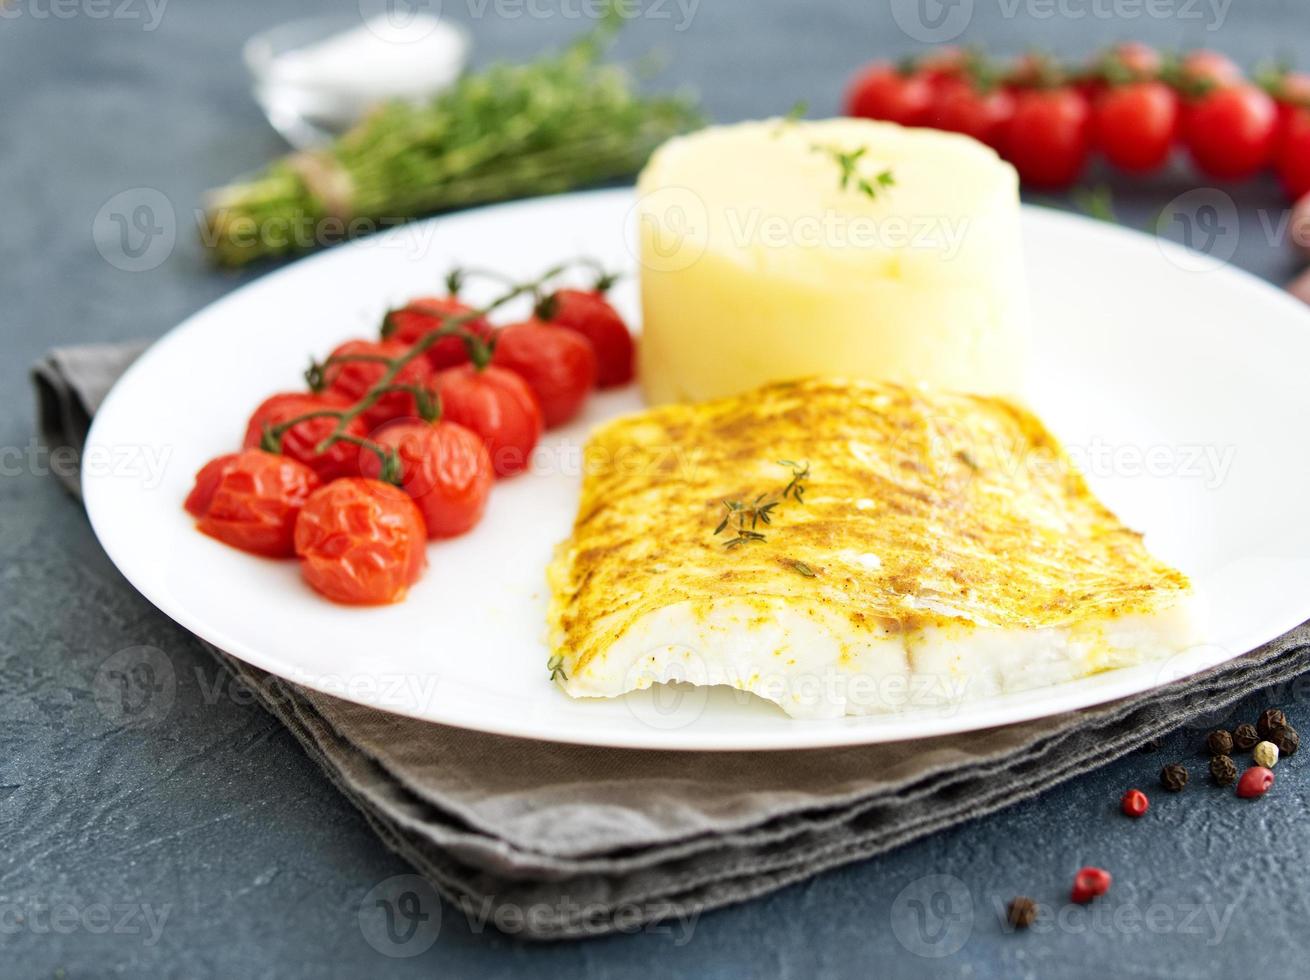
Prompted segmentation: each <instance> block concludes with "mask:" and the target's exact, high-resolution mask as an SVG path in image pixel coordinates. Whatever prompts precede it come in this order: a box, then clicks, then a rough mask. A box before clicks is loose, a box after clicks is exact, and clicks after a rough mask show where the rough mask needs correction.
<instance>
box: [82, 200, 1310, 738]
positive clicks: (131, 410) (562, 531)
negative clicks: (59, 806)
mask: <svg viewBox="0 0 1310 980" xmlns="http://www.w3.org/2000/svg"><path fill="white" fill-rule="evenodd" d="M631 203H632V197H631V195H630V193H629V192H626V191H604V192H595V193H590V194H575V195H566V196H560V197H553V198H545V199H539V200H532V201H526V202H522V203H517V204H510V205H502V206H499V207H494V208H486V209H482V210H478V211H472V212H468V213H465V214H460V215H455V216H452V217H446V218H439V219H436V220H433V221H428V222H423V223H421V224H417V225H413V226H410V227H408V228H403V229H399V230H396V231H393V232H390V233H387V234H384V235H381V236H376V237H373V238H369V239H364V240H361V241H359V242H357V243H355V244H352V245H348V246H344V247H340V248H335V249H332V250H329V251H327V252H324V253H322V254H320V255H317V256H315V257H313V258H309V259H305V260H303V261H300V262H297V263H295V264H294V265H291V266H290V267H288V268H286V269H283V270H281V271H279V272H277V273H274V274H271V275H268V276H266V277H264V278H262V279H260V280H258V281H257V282H254V283H251V284H250V285H248V286H246V287H245V288H243V289H241V290H238V291H237V292H235V293H233V294H232V295H230V296H228V297H226V298H225V299H223V300H221V301H220V302H218V303H215V304H214V305H213V306H210V307H209V308H208V309H205V310H203V311H201V312H200V313H198V314H196V315H195V316H194V317H192V318H191V319H189V320H188V321H187V322H185V323H183V324H182V325H181V326H179V327H178V328H176V329H175V330H173V331H172V332H171V333H169V334H168V335H167V336H166V337H164V338H163V339H162V340H160V341H159V343H157V344H156V345H155V346H154V347H152V348H151V349H150V351H149V352H147V353H146V354H145V356H144V357H142V358H141V360H140V361H139V362H137V364H135V365H134V366H133V367H132V369H131V370H130V371H129V372H128V374H127V375H126V376H125V377H124V378H123V379H122V381H120V382H119V384H118V385H117V386H116V387H115V388H114V390H113V392H112V393H111V394H110V396H109V399H108V400H107V401H106V402H105V404H104V406H103V407H102V408H101V409H100V412H99V414H98V415H97V417H96V421H95V425H94V427H93V429H92V432H91V436H90V439H89V444H88V449H87V455H86V457H85V461H86V462H85V471H84V478H83V479H84V490H85V494H86V505H87V510H88V511H89V513H90V516H91V522H92V525H93V526H94V528H95V531H96V534H97V535H98V536H99V538H100V541H101V543H102V544H103V545H104V547H105V550H106V551H107V552H108V554H109V556H110V558H111V559H112V560H113V561H114V562H115V564H117V565H118V567H119V568H120V569H121V570H122V572H123V574H124V575H125V576H127V578H128V580H129V581H130V582H131V583H132V584H133V585H134V586H136V587H137V588H138V589H140V590H141V592H142V593H143V594H144V595H145V596H146V597H147V598H148V599H150V601H151V602H153V603H154V604H155V605H157V606H158V607H159V608H160V609H162V610H163V611H164V612H165V613H167V614H168V615H169V616H171V617H172V618H173V619H175V620H177V622H179V623H181V624H182V625H183V626H185V627H186V628H187V629H189V630H192V631H193V632H195V633H197V634H198V635H200V636H201V637H203V638H205V639H206V640H209V641H210V642H212V643H214V644H216V645H217V646H219V647H221V648H222V649H224V650H227V651H228V652H230V653H232V654H233V655H235V656H237V657H239V658H241V659H242V660H245V661H247V662H249V663H251V664H254V665H255V666H257V667H260V668H263V669H264V670H267V671H271V672H272V673H274V674H276V675H279V676H281V677H284V678H288V679H290V680H293V681H296V682H297V683H300V684H304V685H307V686H309V687H312V688H316V689H320V690H325V691H329V692H331V693H335V694H339V695H341V696H343V697H346V698H349V699H351V700H355V701H359V702H361V703H363V704H369V705H375V706H377V707H380V708H384V709H386V710H389V711H394V712H398V713H402V714H407V715H413V716H415V717H418V718H425V719H429V720H431V721H435V722H442V723H444V724H448V725H458V726H462V727H466V728H475V729H482V730H485V731H492V732H500V733H504V734H509V735H520V736H526V737H531V738H539V739H549V740H556V741H569V742H584V743H593V744H600V745H615V746H630V747H638V748H653V749H794V748H804V747H814V746H825V745H845V744H855V743H865V742H878V741H890V740H897V739H905V738H911V737H923V736H929V735H938V734H944V733H948V732H955V731H964V730H970V729H977V728H983V727H989V726H993V725H1002V724H1007V723H1011V722H1016V721H1021V720H1026V719H1030V718H1035V717H1040V716H1043V715H1049V714H1054V713H1057V712H1062V711H1068V710H1071V709H1075V708H1080V707H1085V706H1087V705H1091V704H1096V703H1099V702H1102V701H1106V700H1109V699H1111V698H1116V697H1121V696H1123V695H1127V694H1132V693H1136V692H1139V691H1144V690H1148V689H1150V688H1152V687H1154V686H1157V685H1159V684H1161V683H1164V682H1167V681H1169V680H1173V679H1176V678H1178V677H1181V676H1184V675H1186V674H1188V673H1191V672H1193V671H1196V670H1199V669H1202V668H1204V667H1206V666H1209V665H1212V664H1214V663H1218V662H1220V661H1222V660H1225V659H1228V658H1230V657H1233V656H1236V655H1238V654H1241V653H1243V652H1245V651H1247V650H1249V649H1251V648H1253V647H1255V646H1257V645H1259V644H1260V643H1262V642H1264V641H1266V640H1269V639H1271V638H1273V637H1275V636H1277V635H1279V634H1280V633H1282V632H1284V631H1286V630H1288V629H1290V628H1292V627H1294V626H1296V625H1297V624H1299V623H1301V622H1302V621H1303V620H1305V619H1307V618H1310V521H1307V519H1306V518H1307V514H1306V508H1305V506H1304V501H1303V495H1304V491H1305V487H1306V486H1307V485H1310V452H1307V442H1308V441H1310V385H1307V384H1306V383H1305V380H1304V372H1305V370H1306V365H1307V364H1310V313H1308V312H1307V311H1306V310H1305V309H1303V308H1302V307H1301V306H1300V305H1299V304H1297V303H1296V302H1294V301H1293V300H1291V299H1290V298H1288V297H1287V296H1285V295H1283V294H1282V293H1280V292H1279V291H1278V290H1276V289H1274V288H1272V287H1270V286H1268V285H1265V284H1263V283H1261V282H1259V281H1258V280H1256V279H1254V278H1252V277H1250V276H1247V275H1245V274H1243V273H1241V272H1238V271H1235V270H1232V269H1228V268H1214V267H1213V265H1214V263H1211V262H1208V261H1207V260H1205V259H1204V258H1203V257H1200V256H1197V255H1196V254H1195V253H1189V252H1185V251H1183V250H1181V249H1179V248H1176V247H1174V246H1172V245H1168V244H1163V243H1158V242H1156V241H1155V240H1153V239H1151V238H1149V237H1146V236H1144V235H1139V234H1136V233H1133V232H1129V231H1125V230H1122V229H1119V228H1115V227H1112V226H1109V225H1106V224H1102V223H1097V222H1093V221H1091V220H1088V219H1082V218H1078V217H1074V216H1070V215H1065V214H1060V213H1056V212H1050V211H1044V210H1040V209H1032V208H1029V209H1026V211H1025V214H1024V234H1025V236H1026V249H1027V259H1028V272H1029V278H1030V281H1031V284H1032V291H1033V301H1034V320H1035V323H1036V324H1037V326H1038V338H1037V348H1038V352H1037V355H1038V356H1037V361H1036V366H1035V367H1036V382H1035V391H1034V401H1035V403H1036V407H1037V409H1038V410H1039V411H1040V413H1041V414H1042V415H1043V417H1044V418H1045V419H1046V421H1047V423H1048V424H1049V425H1050V426H1051V427H1052V428H1053V429H1054V431H1055V432H1056V433H1057V434H1058V435H1059V436H1061V437H1062V438H1063V439H1064V441H1065V443H1066V445H1067V446H1068V447H1069V448H1070V450H1071V452H1073V453H1074V454H1075V457H1076V458H1079V459H1082V460H1083V461H1084V462H1085V466H1084V468H1085V470H1086V471H1087V472H1088V476H1089V478H1090V480H1091V483H1092V485H1093V487H1094V489H1095V490H1096V491H1097V492H1098V493H1099V494H1101V496H1102V497H1103V499H1104V500H1105V501H1106V502H1107V503H1108V504H1109V505H1110V506H1111V507H1112V508H1114V509H1115V510H1116V511H1117V512H1118V513H1119V514H1120V516H1121V517H1122V518H1123V519H1124V520H1125V521H1126V522H1127V523H1128V524H1130V525H1132V526H1135V527H1138V528H1140V529H1143V530H1145V531H1146V532H1147V543H1148V545H1149V546H1150V547H1151V548H1152V549H1153V550H1155V551H1156V552H1157V553H1158V554H1160V555H1161V556H1162V557H1164V558H1166V559H1169V560H1172V561H1174V562H1176V563H1177V564H1178V565H1179V566H1180V567H1182V568H1183V569H1184V570H1186V571H1188V572H1189V573H1190V574H1191V575H1192V576H1193V577H1194V579H1195V581H1196V582H1197V584H1198V586H1199V588H1200V592H1201V595H1202V597H1203V599H1204V600H1205V603H1206V605H1207V606H1208V615H1209V623H1210V625H1209V637H1208V638H1209V640H1210V641H1211V642H1210V643H1209V644H1207V645H1206V646H1204V647H1202V648H1198V649H1197V650H1194V651H1190V652H1189V653H1187V654H1184V655H1180V656H1179V657H1175V658H1173V659H1172V660H1170V661H1168V662H1167V663H1165V664H1163V665H1151V666H1147V667H1142V668H1133V669H1126V670H1120V671H1113V672H1109V673H1105V674H1101V675H1099V676H1096V677H1093V678H1089V679H1086V680H1083V681H1078V682H1074V683H1069V684H1064V685H1061V686H1058V687H1051V688H1045V689H1042V690H1034V691H1029V692H1026V693H1022V694H1013V695H1008V696H1006V697H1002V698H997V699H993V700H989V701H985V702H980V703H974V704H968V705H965V706H961V707H953V708H950V709H945V710H938V711H917V712H915V713H913V714H902V715H900V716H894V717H871V718H848V719H845V720H842V721H836V722H801V721H794V720H791V719H789V718H787V717H786V716H784V715H783V714H782V712H781V711H779V710H778V709H777V708H775V707H773V706H772V705H769V704H766V703H765V702H763V701H756V700H755V699H753V698H752V697H750V696H748V695H744V694H740V693H738V692H734V691H729V690H727V689H714V690H712V691H711V690H706V689H691V688H681V687H678V688H668V689H656V691H654V692H643V693H642V694H634V695H629V696H628V697H627V698H623V699H619V700H615V701H572V700H570V699H569V698H568V697H566V696H565V695H564V694H562V693H561V692H560V691H558V690H557V689H556V688H555V687H554V686H553V685H552V684H550V683H549V682H548V680H547V671H546V667H545V664H546V659H547V654H546V649H545V647H544V645H543V643H542V633H543V623H544V617H545V608H546V588H545V583H544V581H543V570H544V568H545V565H546V562H547V559H548V557H549V555H550V552H551V549H552V547H553V546H554V545H555V543H556V542H557V541H559V540H561V539H562V538H564V537H566V536H567V534H568V531H569V527H570V524H571V522H572V518H573V513H574V507H575V502H576V496H577V490H578V484H579V478H578V474H577V460H578V450H579V449H580V446H581V443H582V440H583V439H584V438H585V435H586V433H587V431H588V430H589V428H590V427H591V426H593V425H595V424H596V423H597V422H599V421H601V420H602V419H605V418H607V417H609V416H611V415H613V414H615V413H617V412H620V411H627V410H630V409H633V408H636V407H637V404H638V399H637V396H636V394H635V392H633V391H626V392H622V393H618V394H606V395H604V396H601V397H597V398H594V399H593V400H592V402H591V404H590V406H589V408H588V410H587V413H586V417H585V418H584V419H583V420H582V421H581V422H579V423H577V424H575V425H573V426H571V427H569V428H567V429H565V430H560V431H558V432H554V433H551V434H549V436H548V438H547V439H546V440H545V441H544V442H543V447H542V451H541V452H540V453H539V454H538V464H539V465H538V470H539V471H538V472H533V473H531V474H528V475H524V476H521V477H518V478H516V479H512V480H508V481H505V482H503V483H501V484H499V485H497V487H496V489H495V492H494V493H493V495H492V501H491V505H490V507H489V509H488V511H487V515H486V518H485V520H484V521H483V522H482V524H481V525H480V526H479V527H478V528H477V530H476V531H474V532H473V533H472V534H470V535H468V536H466V537H464V538H461V539H459V540H456V541H452V542H447V543H441V544H434V545H432V546H431V547H430V551H429V557H430V560H431V567H430V569H429V571H428V573H427V576H426V577H425V578H424V579H423V581H422V582H420V583H419V584H418V585H417V586H416V587H415V588H414V589H413V590H412V591H411V593H410V596H409V599H408V601H406V602H405V603H404V604H402V605H399V606H392V607H387V608H381V609H351V608H343V607H340V606H335V605H333V604H331V603H329V602H327V601H325V600H323V599H321V598H319V597H318V596H317V595H315V594H314V593H313V592H311V591H310V590H309V589H308V588H307V587H305V586H304V585H303V584H302V583H301V582H300V580H299V578H298V577H297V569H296V565H295V563H294V562H289V561H288V562H271V561H265V560H261V559H258V558H254V557H251V556H249V555H246V554H243V553H241V552H238V551H235V550H232V549H230V548H227V547H225V546H223V545H221V544H219V543H217V542H215V541H212V540H210V539H209V538H207V537H205V536H203V535H201V534H199V533H197V532H196V531H195V530H194V529H193V527H192V524H191V521H190V519H189V518H188V517H187V515H186V514H185V513H183V511H182V507H181V503H182V499H183V497H184V496H185V495H186V493H187V490H188V489H189V487H190V484H191V478H192V475H193V473H194V472H195V470H196V469H197V468H198V467H199V466H200V465H201V464H202V463H204V462H205V461H206V460H208V459H209V458H210V457H212V456H215V455H217V454H219V453H222V452H227V451H229V450H231V449H232V447H234V446H236V445H238V443H239V440H240V438H241V434H242V431H243V428H244V424H245V420H246V417H247V415H248V413H249V412H250V411H251V410H252V408H253V407H254V406H255V405H256V404H257V403H258V402H259V401H260V400H261V399H262V398H264V397H265V396H266V395H268V394H270V393H271V392H273V391H275V390H280V389H286V388H295V387H297V386H298V383H299V371H300V369H301V368H302V367H303V365H304V364H305V362H306V361H307V358H308V356H309V355H310V354H311V353H317V354H319V355H322V354H323V353H325V352H326V351H328V350H329V349H330V348H331V347H332V346H333V345H334V344H336V343H337V342H338V341H340V340H343V339H345V338H347V337H350V336H352V335H360V334H364V335H371V334H372V332H373V330H375V329H376V325H377V323H378V321H379V319H380V315H381V313H382V311H383V310H384V309H386V308H387V307H388V306H389V305H391V304H393V303H395V302H398V301H401V300H403V299H405V298H407V297H410V296H413V295H416V294H419V293H423V292H432V291H436V290H437V289H438V285H439V283H440V281H441V276H442V274H443V273H444V271H445V270H446V269H447V268H448V267H449V266H450V265H453V264H457V263H458V264H465V265H475V266H490V267H493V268H497V269H503V270H506V271H508V272H510V273H512V274H515V275H521V276H524V277H527V276H530V275H532V274H535V273H537V272H539V271H541V270H543V269H544V268H546V267H547V266H548V265H551V264H553V263H554V262H555V261H557V260H559V259H561V258H563V257H568V256H573V255H578V254H581V253H587V254H590V255H595V256H597V257H599V258H601V259H603V260H604V261H605V262H606V263H608V264H611V265H618V266H620V267H622V268H625V269H632V268H634V267H635V264H636V263H635V260H634V259H633V257H632V255H631V254H630V252H629V250H628V247H627V244H626V242H627V235H628V232H630V231H631V229H630V228H627V227H625V226H626V225H627V224H628V215H629V209H630V206H631ZM617 295H618V301H619V302H620V303H621V305H623V306H624V307H625V308H626V312H627V313H628V314H629V315H632V316H633V317H634V319H635V316H636V309H635V297H636V293H635V288H634V286H633V283H632V282H631V280H629V281H627V282H625V283H624V285H623V286H622V287H621V289H620V290H619V292H618V294H617ZM475 298H479V297H475Z"/></svg>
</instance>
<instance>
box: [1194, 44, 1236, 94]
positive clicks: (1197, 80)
mask: <svg viewBox="0 0 1310 980" xmlns="http://www.w3.org/2000/svg"><path fill="white" fill-rule="evenodd" d="M1179 75H1180V76H1181V77H1182V80H1183V82H1184V83H1185V84H1191V85H1197V84H1206V83H1209V84H1211V85H1220V86H1222V85H1232V84H1235V83H1237V82H1240V81H1241V80H1242V69H1241V68H1240V67H1238V65H1237V62H1235V61H1233V59H1232V58H1230V57H1228V56H1227V55H1224V54H1220V53H1219V52H1218V51H1207V50H1205V49H1198V50H1196V51H1190V52H1188V53H1187V54H1186V55H1185V56H1184V57H1183V60H1182V63H1181V64H1180V65H1179Z"/></svg>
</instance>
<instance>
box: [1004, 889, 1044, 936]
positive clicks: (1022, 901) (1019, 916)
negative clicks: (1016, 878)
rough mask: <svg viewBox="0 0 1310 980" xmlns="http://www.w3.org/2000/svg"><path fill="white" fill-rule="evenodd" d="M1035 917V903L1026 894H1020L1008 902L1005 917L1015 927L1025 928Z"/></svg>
mask: <svg viewBox="0 0 1310 980" xmlns="http://www.w3.org/2000/svg"><path fill="white" fill-rule="evenodd" d="M1036 918H1037V903H1036V902H1034V901H1033V900H1032V899H1031V898H1028V897H1027V896H1024V895H1020V896H1019V897H1018V898H1016V899H1014V900H1013V901H1012V902H1010V908H1009V910H1008V911H1007V912H1006V914H1005V919H1006V921H1007V922H1009V923H1010V925H1012V926H1013V927H1014V928H1016V929H1027V928H1028V927H1029V926H1030V925H1032V924H1033V922H1034V921H1035V920H1036Z"/></svg>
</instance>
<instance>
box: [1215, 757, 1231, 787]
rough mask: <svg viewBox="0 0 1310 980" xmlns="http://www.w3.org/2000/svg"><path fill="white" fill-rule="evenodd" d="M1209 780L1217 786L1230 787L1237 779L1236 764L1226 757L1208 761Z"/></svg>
mask: <svg viewBox="0 0 1310 980" xmlns="http://www.w3.org/2000/svg"><path fill="white" fill-rule="evenodd" d="M1210 778H1211V779H1213V780H1214V781H1215V783H1216V784H1217V785H1219V786H1230V785H1232V782H1233V780H1235V779H1236V778H1237V763H1236V762H1234V761H1233V760H1232V759H1230V758H1229V757H1228V756H1226V755H1217V756H1215V757H1214V758H1213V759H1211V760H1210Z"/></svg>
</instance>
